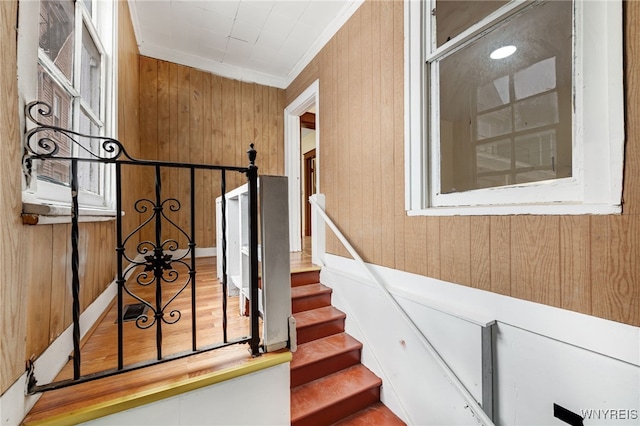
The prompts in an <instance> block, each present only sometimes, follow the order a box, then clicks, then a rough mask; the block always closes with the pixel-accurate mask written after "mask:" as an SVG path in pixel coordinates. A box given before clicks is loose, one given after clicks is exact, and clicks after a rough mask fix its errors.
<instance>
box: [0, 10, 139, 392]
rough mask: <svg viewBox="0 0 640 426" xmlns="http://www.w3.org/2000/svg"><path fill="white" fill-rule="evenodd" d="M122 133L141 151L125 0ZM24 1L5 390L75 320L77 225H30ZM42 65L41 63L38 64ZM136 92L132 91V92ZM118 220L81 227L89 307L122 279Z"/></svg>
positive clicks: (7, 33)
mask: <svg viewBox="0 0 640 426" xmlns="http://www.w3.org/2000/svg"><path fill="white" fill-rule="evenodd" d="M118 6H119V13H120V20H119V21H120V25H121V28H120V35H121V36H122V37H121V38H120V49H121V52H123V55H122V57H120V58H119V63H120V66H121V69H120V72H119V81H120V86H119V97H120V99H121V103H120V105H119V110H118V116H119V130H120V131H119V134H118V137H119V138H120V139H121V140H123V142H124V143H125V144H126V147H127V149H129V150H130V151H131V152H132V153H133V154H135V153H137V151H138V150H137V147H136V145H137V144H138V141H137V133H138V132H137V127H138V117H137V108H138V99H137V80H138V78H137V71H138V66H137V64H138V59H137V55H138V53H137V44H136V43H135V38H134V35H133V27H132V25H131V22H130V20H129V11H128V5H127V3H126V2H119V3H118ZM17 11H18V7H17V1H14V0H12V1H2V2H0V51H2V52H3V58H4V59H3V61H1V63H0V67H1V69H0V95H1V96H0V98H1V99H2V101H1V102H0V170H1V173H0V229H1V232H2V250H1V251H0V271H2V279H1V280H0V332H1V333H2V334H1V335H0V354H1V355H0V356H1V359H0V394H2V393H4V392H5V391H6V390H7V389H8V388H9V387H10V386H11V385H12V384H13V383H14V382H15V380H16V379H18V378H19V377H20V376H21V375H22V373H23V372H24V368H25V361H26V360H27V359H29V358H31V357H37V356H38V355H40V354H41V353H42V351H43V350H44V349H45V348H46V347H48V345H49V344H50V343H51V342H52V341H53V340H54V339H55V338H56V337H57V336H58V335H59V334H60V333H61V332H62V331H63V330H64V329H65V328H66V327H67V326H68V325H70V324H71V308H70V304H71V296H70V280H71V271H70V266H69V265H70V258H71V244H70V242H69V241H70V225H69V224H59V225H36V226H29V225H22V221H21V217H20V213H21V211H22V203H21V189H20V188H21V167H20V164H21V155H22V150H21V148H20V147H21V136H20V130H19V127H20V126H19V110H18V88H17V84H16V31H15V28H16V27H17ZM34 66H35V64H34ZM131 94H132V95H131ZM114 235H115V234H114V222H113V221H109V222H94V223H81V224H80V243H79V245H80V250H81V254H80V280H81V294H80V297H81V308H82V309H84V308H85V307H86V306H87V305H88V304H89V303H91V302H92V301H93V300H94V299H95V298H96V296H98V295H99V294H100V293H101V292H102V291H103V290H104V289H105V288H106V286H107V285H108V284H109V283H110V282H111V281H112V280H113V278H114V276H115V256H114V254H115V238H114Z"/></svg>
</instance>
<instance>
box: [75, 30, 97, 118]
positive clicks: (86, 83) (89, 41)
mask: <svg viewBox="0 0 640 426" xmlns="http://www.w3.org/2000/svg"><path fill="white" fill-rule="evenodd" d="M101 60H102V57H101V55H100V52H99V51H98V48H97V47H96V43H95V42H94V41H93V38H92V37H91V35H90V34H89V31H88V30H87V27H86V26H84V25H83V26H82V60H81V62H80V63H81V67H82V70H81V73H80V94H81V95H82V98H83V99H84V100H86V101H87V102H88V103H89V105H90V106H91V109H92V110H93V111H94V112H95V113H96V114H98V115H99V114H100V77H101V68H102V67H101Z"/></svg>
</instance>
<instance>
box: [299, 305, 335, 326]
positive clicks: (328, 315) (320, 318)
mask: <svg viewBox="0 0 640 426" xmlns="http://www.w3.org/2000/svg"><path fill="white" fill-rule="evenodd" d="M293 317H294V318H295V319H296V329H300V328H304V327H308V326H311V325H314V324H320V323H323V322H328V321H333V320H336V319H344V318H346V317H347V316H346V315H345V313H344V312H342V311H341V310H339V309H336V308H334V307H333V306H324V307H322V308H316V309H311V310H309V311H302V312H297V313H295V314H293Z"/></svg>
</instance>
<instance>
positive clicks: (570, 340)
mask: <svg viewBox="0 0 640 426" xmlns="http://www.w3.org/2000/svg"><path fill="white" fill-rule="evenodd" d="M326 265H327V267H326V268H324V269H323V271H322V274H321V281H322V282H323V283H324V284H326V285H328V286H330V287H332V288H333V290H334V293H333V301H334V304H335V306H336V307H338V308H339V309H342V310H344V311H345V312H346V313H347V332H349V333H350V334H352V335H353V336H354V337H356V338H358V339H360V340H361V341H362V343H363V344H364V349H363V363H364V364H365V365H366V366H367V367H369V368H370V369H371V370H373V371H374V372H375V373H376V374H378V375H379V376H380V377H381V378H382V379H383V401H384V402H385V404H386V405H388V406H389V408H391V409H392V410H393V411H394V412H396V414H398V415H399V416H400V417H402V418H403V420H405V421H406V422H407V423H409V424H419V425H429V424H432V425H435V424H440V425H449V424H459V425H467V424H475V423H476V421H475V419H473V418H471V416H470V412H469V410H468V409H465V407H464V403H463V402H462V401H463V400H462V398H461V397H460V396H459V395H458V394H457V393H456V392H455V391H454V390H453V387H452V385H451V384H450V383H449V382H448V381H447V380H446V379H445V378H444V376H443V374H441V373H440V372H439V370H438V369H437V367H436V366H435V363H434V362H433V361H432V359H431V358H430V356H429V355H428V354H427V353H426V351H424V349H423V347H422V346H421V344H420V343H419V342H418V339H417V338H416V337H415V336H414V335H413V334H412V333H411V332H410V327H409V326H408V325H407V324H406V323H405V322H403V321H402V320H400V316H399V314H398V313H397V312H395V308H393V306H392V305H391V303H390V302H389V301H388V300H385V299H384V298H383V297H382V293H381V290H379V289H377V288H376V287H374V286H373V284H371V283H369V282H367V281H368V278H367V277H366V274H365V273H364V272H363V271H362V268H361V267H360V266H358V264H356V262H355V261H353V260H350V259H345V258H342V257H338V256H334V255H329V254H328V255H326ZM368 266H369V267H370V268H371V271H372V272H373V275H374V276H377V277H380V278H381V279H382V280H383V282H385V283H386V285H387V288H388V289H389V290H390V291H391V294H392V295H394V297H396V300H398V301H399V303H400V304H401V305H402V306H403V307H404V308H405V310H406V311H407V313H409V315H410V317H411V319H412V320H413V321H414V323H415V324H416V325H417V327H418V328H419V329H420V330H421V331H422V332H423V333H424V334H425V335H427V336H428V337H429V339H430V340H431V342H432V344H433V345H434V347H435V348H436V349H437V351H438V352H439V353H440V354H441V355H442V356H443V358H445V360H446V361H447V363H448V364H449V365H450V367H451V368H452V369H453V370H454V372H456V374H457V375H458V377H459V378H460V380H461V381H462V382H463V383H464V384H465V386H466V387H467V389H468V390H469V391H470V392H471V393H472V394H473V395H474V396H476V398H478V399H479V395H480V389H481V387H480V383H481V382H480V372H481V371H480V354H481V345H480V336H479V334H476V333H475V331H474V330H479V329H480V326H481V324H483V323H486V322H488V321H491V320H496V321H497V322H498V325H497V337H496V343H495V347H494V369H495V377H494V386H495V388H494V391H495V395H494V396H495V405H494V407H495V411H496V418H495V420H496V424H499V425H515V424H517V425H559V424H563V423H562V422H561V421H560V420H558V419H557V418H555V417H554V412H553V404H554V403H556V404H559V405H561V406H563V407H564V408H567V409H569V410H571V411H572V412H575V413H577V414H579V415H581V416H585V415H586V416H587V419H585V423H584V424H585V425H601V424H604V425H608V424H611V425H613V424H615V425H638V424H640V328H638V327H631V326H628V325H625V324H621V323H616V322H613V321H608V320H604V319H600V318H596V317H592V316H588V315H583V314H578V313H575V312H571V311H567V310H562V309H558V308H553V307H550V306H545V305H541V304H537V303H532V302H528V301H523V300H519V299H515V298H511V297H507V296H502V295H499V294H495V293H489V292H486V291H481V290H478V289H474V288H469V287H465V286H460V285H456V284H451V283H446V282H443V281H440V280H434V279H431V278H428V277H424V276H419V275H415V274H409V273H406V272H401V271H397V270H392V269H389V268H383V267H380V266H374V265H368ZM583 410H584V412H583ZM586 410H592V411H590V412H587V411H586ZM612 411H616V414H612ZM589 416H591V418H589ZM613 417H616V418H613Z"/></svg>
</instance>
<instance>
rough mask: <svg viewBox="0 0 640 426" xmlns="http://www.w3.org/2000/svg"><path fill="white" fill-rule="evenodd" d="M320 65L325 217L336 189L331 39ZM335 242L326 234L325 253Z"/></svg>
mask: <svg viewBox="0 0 640 426" xmlns="http://www.w3.org/2000/svg"><path fill="white" fill-rule="evenodd" d="M323 53H324V54H323V61H322V66H321V72H322V73H321V74H320V91H321V92H322V93H324V96H321V97H320V109H319V117H318V122H319V127H318V129H317V130H318V131H319V132H320V146H319V150H318V153H319V154H318V155H319V160H318V161H319V162H318V168H319V173H320V181H321V182H320V188H319V189H320V192H321V193H324V194H325V208H326V209H327V211H328V212H329V214H330V215H331V214H333V212H335V206H336V203H337V198H338V197H337V194H338V192H337V191H336V188H338V165H337V164H336V161H334V160H335V158H336V157H335V153H336V151H337V149H338V138H337V134H338V133H337V122H338V111H337V109H336V108H335V105H336V103H337V99H336V98H337V91H338V89H337V88H338V79H339V76H338V68H337V66H336V56H337V43H336V39H335V38H333V39H331V40H330V41H329V43H328V44H327V46H326V47H325V48H324V49H323ZM339 245H340V243H339V241H338V240H337V238H336V237H335V235H334V234H333V232H331V231H330V230H328V229H327V231H326V248H327V251H328V252H329V253H336V252H337V250H338V246H339Z"/></svg>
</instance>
